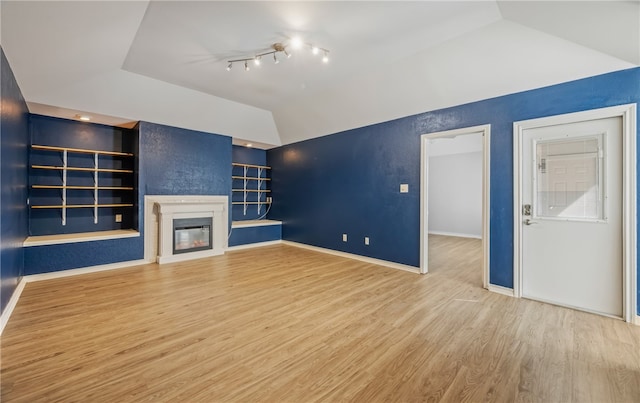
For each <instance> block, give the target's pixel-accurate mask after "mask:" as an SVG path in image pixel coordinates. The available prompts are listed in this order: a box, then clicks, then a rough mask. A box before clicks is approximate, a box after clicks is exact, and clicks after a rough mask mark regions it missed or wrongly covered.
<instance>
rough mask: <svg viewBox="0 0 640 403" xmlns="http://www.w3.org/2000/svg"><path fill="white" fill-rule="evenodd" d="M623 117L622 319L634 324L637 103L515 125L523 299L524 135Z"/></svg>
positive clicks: (516, 263)
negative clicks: (557, 127)
mask: <svg viewBox="0 0 640 403" xmlns="http://www.w3.org/2000/svg"><path fill="white" fill-rule="evenodd" d="M616 117H620V118H622V265H623V273H622V299H623V301H622V319H623V320H624V321H625V322H629V323H633V322H634V320H635V317H636V299H637V283H636V281H637V280H636V274H637V259H636V255H637V250H636V234H637V216H636V198H637V194H636V183H637V182H636V181H637V179H636V136H637V132H636V104H626V105H618V106H612V107H607V108H600V109H592V110H587V111H582V112H575V113H568V114H563V115H556V116H548V117H543V118H538V119H529V120H523V121H519V122H514V123H513V137H514V139H513V195H514V197H513V224H514V229H513V237H514V239H513V293H514V296H515V297H517V298H521V297H522V269H523V261H522V247H523V245H522V230H523V216H522V210H521V208H520V206H522V182H523V181H522V161H523V159H524V157H523V154H522V136H523V134H524V131H525V130H527V129H537V128H541V127H547V126H556V125H562V124H571V123H579V122H584V121H589V120H599V119H607V118H616Z"/></svg>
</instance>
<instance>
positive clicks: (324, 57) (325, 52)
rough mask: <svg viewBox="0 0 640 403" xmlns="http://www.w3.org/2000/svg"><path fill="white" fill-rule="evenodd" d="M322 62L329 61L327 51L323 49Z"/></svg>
mask: <svg viewBox="0 0 640 403" xmlns="http://www.w3.org/2000/svg"><path fill="white" fill-rule="evenodd" d="M322 63H329V52H327V51H326V50H325V51H324V56H322Z"/></svg>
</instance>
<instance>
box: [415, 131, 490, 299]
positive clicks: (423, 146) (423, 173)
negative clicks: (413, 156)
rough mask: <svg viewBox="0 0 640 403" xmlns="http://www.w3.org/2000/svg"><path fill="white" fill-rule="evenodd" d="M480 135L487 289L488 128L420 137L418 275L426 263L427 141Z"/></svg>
mask: <svg viewBox="0 0 640 403" xmlns="http://www.w3.org/2000/svg"><path fill="white" fill-rule="evenodd" d="M476 133H482V254H483V257H482V287H483V288H488V287H489V251H490V248H489V245H490V242H491V240H490V239H489V225H490V224H489V222H490V220H489V218H490V212H491V192H490V189H491V187H490V183H491V175H490V173H491V125H490V124H487V125H480V126H472V127H465V128H461V129H454V130H446V131H442V132H436V133H428V134H423V135H421V136H420V274H426V273H427V272H428V263H429V234H428V228H429V214H428V207H429V205H428V200H429V197H428V196H429V153H428V147H429V140H434V139H438V138H447V137H457V136H463V135H468V134H476Z"/></svg>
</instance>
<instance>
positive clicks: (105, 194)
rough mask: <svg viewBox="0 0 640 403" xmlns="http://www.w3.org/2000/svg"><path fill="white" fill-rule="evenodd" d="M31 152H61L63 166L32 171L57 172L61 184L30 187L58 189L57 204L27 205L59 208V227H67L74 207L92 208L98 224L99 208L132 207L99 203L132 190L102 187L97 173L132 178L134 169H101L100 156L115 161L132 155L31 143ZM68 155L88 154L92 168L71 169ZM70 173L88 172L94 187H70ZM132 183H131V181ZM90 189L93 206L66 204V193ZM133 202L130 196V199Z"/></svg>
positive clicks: (67, 200)
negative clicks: (91, 157)
mask: <svg viewBox="0 0 640 403" xmlns="http://www.w3.org/2000/svg"><path fill="white" fill-rule="evenodd" d="M31 148H32V150H39V151H45V152H54V153H60V154H61V157H62V165H57V164H56V165H44V164H32V165H31V169H33V170H44V171H60V173H61V178H60V184H40V183H37V184H32V185H31V188H32V189H35V190H46V189H59V190H60V191H61V192H60V203H54V204H35V205H30V207H31V208H32V209H60V210H61V216H62V225H66V224H67V209H76V208H92V209H93V222H94V224H97V223H98V209H100V208H117V207H133V203H113V202H108V203H101V202H100V200H101V198H107V199H109V196H111V197H113V196H114V192H121V191H125V192H133V191H134V190H135V189H134V187H133V186H101V185H100V174H109V175H111V176H113V175H131V176H133V173H134V171H133V169H121V168H113V167H111V168H109V167H106V168H105V167H102V166H101V165H100V162H101V160H100V157H115V158H133V157H134V154H133V153H125V152H119V151H105V150H90V149H84V148H72V147H58V146H48V145H39V144H33V145H32V146H31ZM70 154H89V155H92V156H93V166H92V167H82V166H72V165H70V164H69V163H68V161H69V155H70ZM69 172H88V173H91V174H92V179H93V185H91V186H88V185H73V184H69V181H68V179H69V178H68V174H69ZM132 182H133V180H132ZM82 190H85V191H86V190H90V191H92V196H93V203H69V199H68V196H69V194H68V192H73V191H82ZM131 199H133V196H132V197H131Z"/></svg>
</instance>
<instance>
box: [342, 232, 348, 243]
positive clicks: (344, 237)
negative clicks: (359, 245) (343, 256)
mask: <svg viewBox="0 0 640 403" xmlns="http://www.w3.org/2000/svg"><path fill="white" fill-rule="evenodd" d="M342 242H347V234H342Z"/></svg>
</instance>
